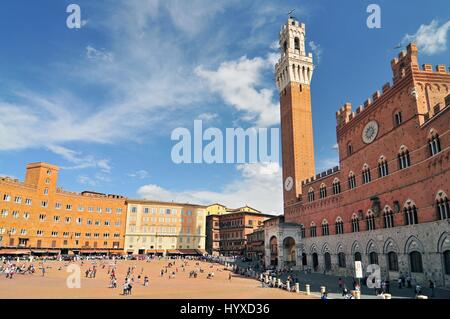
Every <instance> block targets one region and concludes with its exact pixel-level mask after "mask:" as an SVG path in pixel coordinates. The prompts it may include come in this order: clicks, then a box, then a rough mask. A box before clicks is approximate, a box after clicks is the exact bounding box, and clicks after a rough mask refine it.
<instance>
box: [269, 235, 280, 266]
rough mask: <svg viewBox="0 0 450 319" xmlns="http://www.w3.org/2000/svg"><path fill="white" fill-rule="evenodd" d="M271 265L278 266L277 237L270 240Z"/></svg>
mask: <svg viewBox="0 0 450 319" xmlns="http://www.w3.org/2000/svg"><path fill="white" fill-rule="evenodd" d="M269 246H270V265H271V266H278V240H277V238H276V237H275V236H272V238H270V242H269Z"/></svg>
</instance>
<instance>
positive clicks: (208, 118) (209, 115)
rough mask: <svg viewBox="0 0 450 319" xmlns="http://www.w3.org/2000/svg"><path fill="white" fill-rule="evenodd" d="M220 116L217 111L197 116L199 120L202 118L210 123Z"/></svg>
mask: <svg viewBox="0 0 450 319" xmlns="http://www.w3.org/2000/svg"><path fill="white" fill-rule="evenodd" d="M218 117H219V115H218V114H217V113H209V112H206V113H202V114H200V115H198V116H197V120H201V121H203V122H206V123H209V122H212V121H214V120H216V119H217V118H218Z"/></svg>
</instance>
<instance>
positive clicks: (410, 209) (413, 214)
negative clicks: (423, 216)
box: [403, 201, 419, 225]
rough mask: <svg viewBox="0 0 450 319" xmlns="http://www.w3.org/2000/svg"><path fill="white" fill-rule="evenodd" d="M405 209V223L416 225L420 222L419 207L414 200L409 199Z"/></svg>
mask: <svg viewBox="0 0 450 319" xmlns="http://www.w3.org/2000/svg"><path fill="white" fill-rule="evenodd" d="M403 211H404V213H405V225H416V224H418V223H419V219H418V217H417V207H416V205H415V204H414V203H413V202H411V201H407V202H406V204H405V207H404V208H403Z"/></svg>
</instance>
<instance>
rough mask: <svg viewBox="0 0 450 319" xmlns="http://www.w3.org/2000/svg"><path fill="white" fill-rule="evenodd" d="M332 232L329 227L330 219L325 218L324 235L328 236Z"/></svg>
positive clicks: (323, 223)
mask: <svg viewBox="0 0 450 319" xmlns="http://www.w3.org/2000/svg"><path fill="white" fill-rule="evenodd" d="M329 234H330V228H329V227H328V221H327V220H326V219H324V220H323V221H322V236H328V235H329Z"/></svg>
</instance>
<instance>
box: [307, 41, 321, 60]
mask: <svg viewBox="0 0 450 319" xmlns="http://www.w3.org/2000/svg"><path fill="white" fill-rule="evenodd" d="M309 47H310V48H311V51H312V52H313V54H314V57H315V59H316V64H319V63H320V61H321V59H322V54H323V50H322V47H321V46H320V44H317V43H315V42H314V41H310V42H309Z"/></svg>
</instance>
